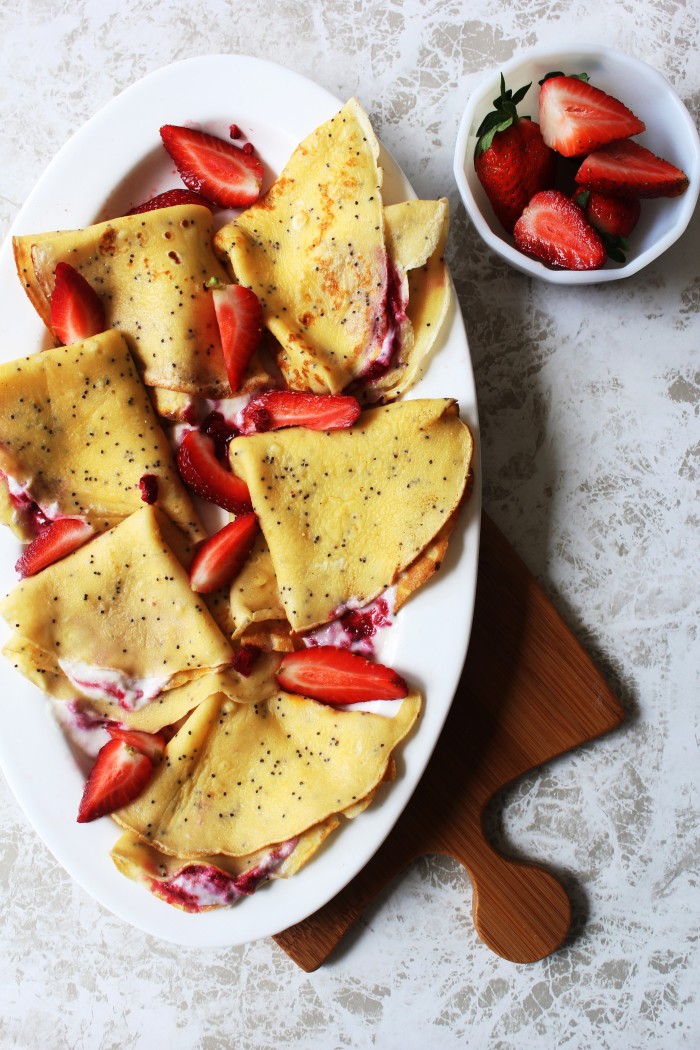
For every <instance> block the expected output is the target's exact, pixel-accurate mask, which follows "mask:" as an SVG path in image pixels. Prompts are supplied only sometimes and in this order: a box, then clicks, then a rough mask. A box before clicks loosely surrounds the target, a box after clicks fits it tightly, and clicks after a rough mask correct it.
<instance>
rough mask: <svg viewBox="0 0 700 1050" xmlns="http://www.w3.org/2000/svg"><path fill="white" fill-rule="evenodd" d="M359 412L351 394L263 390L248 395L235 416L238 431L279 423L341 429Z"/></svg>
mask: <svg viewBox="0 0 700 1050" xmlns="http://www.w3.org/2000/svg"><path fill="white" fill-rule="evenodd" d="M359 414H360V403H359V401H358V400H357V398H356V397H353V396H352V395H351V394H309V393H306V392H304V391H300V390H266V391H265V393H264V394H259V395H258V396H257V397H253V398H251V399H250V401H249V402H248V404H247V405H246V406H245V408H244V409H243V410H242V411H241V413H240V417H239V419H238V420H237V423H238V427H239V431H240V433H241V434H257V433H260V432H261V431H265V430H279V429H281V428H282V427H306V428H307V429H308V430H344V429H346V428H347V427H351V426H352V425H353V423H354V422H355V420H356V419H357V417H358V416H359Z"/></svg>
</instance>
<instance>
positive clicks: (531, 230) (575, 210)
mask: <svg viewBox="0 0 700 1050" xmlns="http://www.w3.org/2000/svg"><path fill="white" fill-rule="evenodd" d="M513 237H514V239H515V246H516V248H518V249H520V251H521V252H526V254H528V255H534V256H535V258H537V259H541V260H542V262H545V263H547V264H548V265H549V266H560V267H564V268H565V269H567V270H597V269H598V268H599V267H601V266H602V265H603V263H604V262H605V258H606V252H605V246H604V244H603V242H602V240H601V238H600V236H599V234H598V233H596V231H595V230H594V229H593V227H592V226H590V225H589V223H587V222H586V220H585V218H584V216H583V212H582V211H581V209H580V208H579V206H578V204H576V203H575V202H574V201H572V200H570V199H569V198H568V197H565V196H564V194H563V193H560V191H559V190H544V191H543V192H542V193H537V194H535V196H534V197H533V198H532V200H531V201H530V203H529V204H528V206H527V208H526V209H525V211H524V212H523V214H522V215H521V216H520V218H519V219H518V221H517V222H516V224H515V229H514V230H513Z"/></svg>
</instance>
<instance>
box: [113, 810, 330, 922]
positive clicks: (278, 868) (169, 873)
mask: <svg viewBox="0 0 700 1050" xmlns="http://www.w3.org/2000/svg"><path fill="white" fill-rule="evenodd" d="M339 823H340V821H339V820H338V818H337V817H330V818H329V819H328V820H325V821H323V822H322V823H320V824H317V825H316V826H315V827H312V828H309V830H308V831H305V832H303V833H302V834H301V835H299V836H297V837H296V838H293V839H290V840H289V841H288V842H282V843H279V844H276V845H274V846H266V847H265V848H264V849H261V850H258V851H257V852H256V853H251V854H249V855H248V856H246V857H226V856H222V855H217V856H211V857H173V856H170V855H168V854H166V853H161V852H160V851H159V850H157V849H155V848H154V847H153V846H151V845H149V844H148V843H146V842H143V841H142V840H141V839H140V838H138V836H137V835H134V834H133V833H132V832H129V831H125V832H124V833H123V834H122V835H120V837H119V839H118V840H117V842H116V843H115V844H114V846H113V847H112V849H111V850H110V856H111V858H112V860H113V861H114V863H115V865H116V867H117V868H118V869H119V871H120V872H121V873H122V875H126V877H127V878H129V879H132V880H133V881H134V882H138V883H139V884H140V885H142V886H145V888H146V889H147V890H149V891H150V892H151V893H153V894H154V896H156V897H160V899H161V900H164V901H166V903H168V904H172V905H173V906H174V907H176V908H180V909H181V910H182V911H187V912H202V911H211V910H212V908H219V907H225V906H227V905H231V904H235V903H236V901H238V900H241V898H245V897H246V896H249V895H250V894H251V893H254V892H255V890H256V889H257V888H258V887H259V886H260V884H261V883H263V882H266V881H267V880H268V879H286V878H289V877H290V876H291V875H296V873H297V872H298V871H299V870H300V868H302V867H303V865H304V864H306V863H307V861H308V860H310V858H311V857H312V856H313V854H314V853H316V851H317V850H318V849H319V848H320V846H321V845H322V844H323V842H324V841H325V839H326V838H327V837H328V835H330V834H331V832H333V831H334V830H335V829H336V828H337V827H338V825H339Z"/></svg>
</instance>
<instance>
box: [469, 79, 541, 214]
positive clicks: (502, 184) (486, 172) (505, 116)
mask: <svg viewBox="0 0 700 1050" xmlns="http://www.w3.org/2000/svg"><path fill="white" fill-rule="evenodd" d="M530 86H531V85H530V84H528V85H527V86H526V87H522V88H520V89H519V90H518V91H516V92H515V94H513V92H512V91H510V90H506V85H505V80H504V79H503V76H502V75H501V94H500V96H499V97H498V98H497V99H494V103H493V104H494V106H495V107H496V108H495V109H494V110H493V112H491V113H489V114H488V115H487V116H486V117H485V118H484V120H483V121H482V123H481V125H480V127H479V130H478V131H477V136H478V141H477V144H476V150H475V152H474V168H475V170H476V174H477V176H478V178H479V181H480V182H481V185H482V186H483V187H484V191H485V193H486V196H487V197H488V199H489V201H490V203H491V207H492V208H493V210H494V212H495V214H496V218H497V219H498V221H499V222H500V223H501V225H502V226H503V227H504V229H506V230H507V231H508V233H512V232H513V226H514V225H515V222H516V220H517V219H518V218H519V216H520V215H521V213H522V210H523V208H524V207H525V205H526V204H527V202H528V201H529V200H530V198H531V197H532V196H534V194H535V193H537V192H539V190H546V189H549V188H550V187H552V186H553V185H554V179H555V176H556V168H557V158H556V154H555V153H554V151H553V150H551V149H550V148H549V147H548V146H546V145H545V143H544V141H543V139H542V135H541V134H540V129H539V126H538V125H537V124H535V123H533V122H532V121H531V120H530V119H529V118H528V117H520V116H518V111H517V105H518V103H519V102H521V101H522V99H523V98H524V97H525V95H526V94H527V92H528V90H529V89H530Z"/></svg>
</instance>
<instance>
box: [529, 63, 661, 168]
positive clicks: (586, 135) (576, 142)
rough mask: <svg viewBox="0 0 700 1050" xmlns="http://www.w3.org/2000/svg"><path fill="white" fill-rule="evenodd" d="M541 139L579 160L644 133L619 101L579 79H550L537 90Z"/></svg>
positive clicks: (629, 111) (631, 113) (634, 118)
mask: <svg viewBox="0 0 700 1050" xmlns="http://www.w3.org/2000/svg"><path fill="white" fill-rule="evenodd" d="M540 128H541V130H542V138H543V139H544V141H545V142H546V143H547V145H548V146H551V147H552V149H555V150H556V151H557V153H561V154H562V156H564V157H579V156H581V155H583V154H585V153H590V152H591V151H592V150H594V149H598V147H599V146H604V145H605V144H606V143H607V142H612V141H613V140H614V139H622V138H627V136H628V135H637V134H639V132H640V131H644V128H645V125H644V123H643V122H642V121H641V120H640V119H639V117H636V116H635V115H634V113H633V112H632V110H630V109H628V108H627V106H624V105H623V104H622V102H620V101H619V100H618V99H616V98H614V97H613V96H612V95H608V94H607V93H606V92H605V91H601V90H600V88H597V87H593V85H592V84H589V83H588V82H587V81H586V80H581V79H579V78H578V77H564V76H553V77H550V78H549V79H546V80H545V81H544V83H543V84H542V87H541V89H540Z"/></svg>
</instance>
